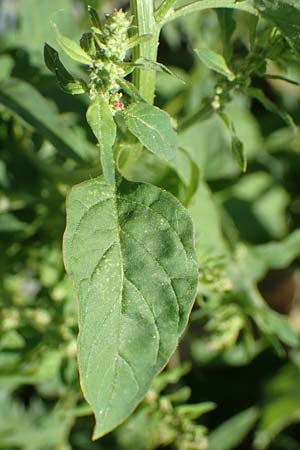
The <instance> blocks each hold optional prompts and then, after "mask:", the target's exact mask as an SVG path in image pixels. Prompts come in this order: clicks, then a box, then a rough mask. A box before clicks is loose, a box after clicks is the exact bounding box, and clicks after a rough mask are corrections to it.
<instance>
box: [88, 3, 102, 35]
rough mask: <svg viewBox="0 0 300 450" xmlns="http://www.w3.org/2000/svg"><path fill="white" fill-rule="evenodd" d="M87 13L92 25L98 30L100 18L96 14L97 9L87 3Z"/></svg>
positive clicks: (99, 28)
mask: <svg viewBox="0 0 300 450" xmlns="http://www.w3.org/2000/svg"><path fill="white" fill-rule="evenodd" d="M88 13H89V16H90V19H91V23H92V25H93V26H94V27H96V28H98V30H101V22H100V18H99V16H98V13H97V11H96V10H95V9H94V8H93V7H92V6H90V5H88Z"/></svg>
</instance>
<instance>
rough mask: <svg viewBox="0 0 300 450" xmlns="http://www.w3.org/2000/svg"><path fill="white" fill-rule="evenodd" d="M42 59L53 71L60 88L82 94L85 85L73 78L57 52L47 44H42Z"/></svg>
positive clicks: (71, 92)
mask: <svg viewBox="0 0 300 450" xmlns="http://www.w3.org/2000/svg"><path fill="white" fill-rule="evenodd" d="M44 59H45V64H46V66H47V67H48V69H49V70H50V71H51V72H52V73H54V75H55V76H56V78H57V81H58V83H59V86H60V88H61V89H62V90H63V91H64V92H66V93H67V94H83V93H84V92H86V90H87V87H86V86H85V83H84V81H83V80H75V79H74V78H73V76H72V75H71V74H70V73H69V72H68V71H67V69H66V68H65V67H64V65H63V64H62V62H61V61H60V59H59V54H58V52H57V51H56V50H55V49H54V48H52V47H51V46H50V45H49V44H47V43H45V46H44Z"/></svg>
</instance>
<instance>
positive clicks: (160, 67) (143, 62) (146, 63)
mask: <svg viewBox="0 0 300 450" xmlns="http://www.w3.org/2000/svg"><path fill="white" fill-rule="evenodd" d="M133 66H134V67H137V68H141V69H143V70H149V71H153V72H164V73H167V74H168V75H171V77H173V78H176V79H177V80H180V81H181V82H182V83H183V84H184V83H185V82H184V80H182V79H181V78H180V77H179V76H178V75H177V74H176V73H174V72H172V70H170V69H169V68H168V67H167V66H165V65H164V64H161V63H159V62H156V61H151V60H150V59H147V58H142V57H140V58H139V59H137V60H136V61H134V63H133Z"/></svg>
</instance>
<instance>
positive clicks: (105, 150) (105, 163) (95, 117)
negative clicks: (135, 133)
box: [86, 95, 116, 183]
mask: <svg viewBox="0 0 300 450" xmlns="http://www.w3.org/2000/svg"><path fill="white" fill-rule="evenodd" d="M86 118H87V121H88V123H89V125H90V127H91V129H92V130H93V133H94V135H95V136H96V138H97V140H98V143H99V146H100V160H101V164H102V169H103V175H104V178H105V180H106V181H107V183H114V181H115V168H114V157H113V145H114V143H115V140H116V124H115V121H114V119H113V116H112V113H111V110H110V107H109V105H108V104H107V102H106V101H105V100H104V98H103V97H102V96H101V95H98V96H97V97H96V98H95V100H94V101H93V103H92V104H91V105H90V106H89V108H88V110H87V113H86Z"/></svg>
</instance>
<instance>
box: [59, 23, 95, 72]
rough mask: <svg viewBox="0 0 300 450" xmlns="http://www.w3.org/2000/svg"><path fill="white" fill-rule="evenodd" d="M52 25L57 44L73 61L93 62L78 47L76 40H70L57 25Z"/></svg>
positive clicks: (88, 63)
mask: <svg viewBox="0 0 300 450" xmlns="http://www.w3.org/2000/svg"><path fill="white" fill-rule="evenodd" d="M52 25H53V28H54V31H55V34H56V40H57V42H58V44H59V45H60V46H61V48H62V49H63V50H64V52H65V53H66V54H67V55H68V56H70V58H72V59H74V61H78V62H80V63H81V64H87V65H91V64H92V63H93V61H92V58H91V57H90V56H89V55H88V54H87V53H86V52H85V51H84V50H83V49H82V48H81V47H80V45H78V44H76V42H75V41H72V39H69V38H68V37H66V36H63V35H62V34H61V33H60V31H59V29H58V28H57V25H55V24H54V23H53V24H52Z"/></svg>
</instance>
